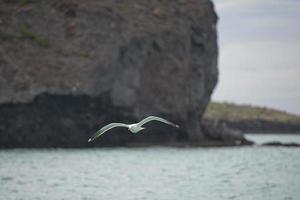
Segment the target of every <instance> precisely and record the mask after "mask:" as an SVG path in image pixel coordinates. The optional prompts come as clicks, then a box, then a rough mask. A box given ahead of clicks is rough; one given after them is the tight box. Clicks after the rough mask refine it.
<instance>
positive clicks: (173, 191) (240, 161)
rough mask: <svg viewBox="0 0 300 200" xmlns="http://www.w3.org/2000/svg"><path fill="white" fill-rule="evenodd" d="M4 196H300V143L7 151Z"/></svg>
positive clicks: (0, 175) (0, 187) (178, 199)
mask: <svg viewBox="0 0 300 200" xmlns="http://www.w3.org/2000/svg"><path fill="white" fill-rule="evenodd" d="M269 136H270V135H269ZM269 136H268V137H269ZM250 137H252V136H250ZM255 137H256V139H257V136H254V138H255ZM276 137H277V136H276ZM290 137H294V139H293V142H296V141H297V140H298V141H300V136H299V135H298V136H297V135H294V136H290ZM252 139H253V137H252ZM258 140H261V138H259V137H258ZM0 199H3V200H10V199H12V200H21V199H24V200H27V199H28V200H35V199H51V200H52V199H53V200H55V199H72V200H73V199H74V200H76V199H80V200H88V199H91V200H92V199H97V200H102V199H104V200H105V199H108V200H110V199H112V200H114V199H116V200H119V199H120V200H122V199H125V200H127V199H130V200H131V199H136V200H140V199H149V200H155V199H157V200H158V199H159V200H164V199H166V200H167V199H170V200H189V199H195V200H199V199H204V200H210V199H211V200H217V199H218V200H223V199H239V200H240V199H246V200H248V199H249V200H254V199H255V200H260V199H261V200H268V199H272V200H292V199H293V200H299V199H300V148H294V147H261V146H252V147H224V148H166V147H150V148H149V147H148V148H95V149H43V150H40V149H37V150H30V149H27V150H25V149H15V150H0Z"/></svg>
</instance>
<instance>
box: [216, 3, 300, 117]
mask: <svg viewBox="0 0 300 200" xmlns="http://www.w3.org/2000/svg"><path fill="white" fill-rule="evenodd" d="M213 2H214V3H215V7H216V11H217V14H218V16H219V22H218V35H219V38H218V40H219V50H220V55H219V70H220V77H219V83H218V86H217V88H216V90H215V92H214V94H213V100H217V101H228V102H235V103H243V104H253V105H261V106H267V107H274V108H279V109H281V110H286V111H289V112H292V113H297V114H300V25H299V24H300V22H299V20H300V0H231V1H230V0H213Z"/></svg>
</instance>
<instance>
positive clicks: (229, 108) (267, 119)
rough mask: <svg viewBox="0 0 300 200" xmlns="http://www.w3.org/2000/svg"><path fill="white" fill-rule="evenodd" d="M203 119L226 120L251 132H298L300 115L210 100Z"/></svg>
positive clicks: (299, 129) (229, 123)
mask: <svg viewBox="0 0 300 200" xmlns="http://www.w3.org/2000/svg"><path fill="white" fill-rule="evenodd" d="M204 119H214V120H219V121H224V122H226V123H227V124H228V125H229V126H231V127H233V128H238V129H241V130H243V131H251V132H300V116H297V115H295V114H290V113H287V112H285V111H280V110H276V109H272V108H266V107H259V106H252V105H237V104H234V103H227V102H224V103H220V102H211V103H210V104H209V105H208V107H207V109H206V112H205V114H204Z"/></svg>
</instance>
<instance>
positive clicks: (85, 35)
mask: <svg viewBox="0 0 300 200" xmlns="http://www.w3.org/2000/svg"><path fill="white" fill-rule="evenodd" d="M18 2H19V1H1V2H0V22H1V24H0V119H1V122H0V145H1V146H70V147H71V146H78V147H79V146H87V142H86V140H87V138H88V136H89V135H90V133H91V132H93V131H95V130H96V129H97V128H98V126H99V125H103V124H105V123H109V122H111V121H116V120H118V121H120V122H130V123H133V122H136V121H139V120H140V119H141V118H143V117H146V116H148V115H159V116H162V117H167V118H168V119H169V120H172V121H174V122H176V123H179V124H180V125H181V127H182V128H181V130H180V131H175V130H173V129H170V128H168V127H165V126H163V125H157V126H155V124H154V125H153V126H154V127H152V128H151V131H150V130H149V131H150V132H151V134H150V133H149V134H141V135H136V136H133V135H130V134H126V130H125V131H116V134H110V135H109V136H105V137H104V138H103V140H102V141H99V142H98V143H97V144H98V145H127V144H130V143H144V142H145V143H155V144H157V143H167V142H173V141H175V142H178V141H198V140H203V139H204V138H205V135H204V134H203V133H202V128H201V124H200V119H201V117H202V114H203V112H204V110H205V107H206V105H207V103H208V102H209V99H210V95H211V93H212V91H213V89H214V87H215V85H216V83H217V77H218V70H217V56H218V49H217V41H216V40H217V36H216V21H217V16H216V14H215V12H214V9H213V5H212V3H211V2H210V1H209V0H197V1H158V0H157V1H155V0H154V1H147V0H130V1H126V2H125V1H109V0H103V1H96V0H89V1H85V2H83V1H79V0H62V1H50V0H43V1H32V2H31V3H27V4H25V3H23V4H20V3H18ZM124 120H125V121H124ZM161 126H163V127H161ZM147 131H148V130H147ZM146 135H147V136H146Z"/></svg>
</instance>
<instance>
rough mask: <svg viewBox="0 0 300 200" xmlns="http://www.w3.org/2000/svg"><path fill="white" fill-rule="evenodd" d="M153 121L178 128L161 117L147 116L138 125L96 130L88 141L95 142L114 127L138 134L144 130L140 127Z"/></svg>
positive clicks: (119, 125)
mask: <svg viewBox="0 0 300 200" xmlns="http://www.w3.org/2000/svg"><path fill="white" fill-rule="evenodd" d="M153 120H155V121H159V122H163V123H165V124H169V125H171V126H174V127H176V128H178V127H179V126H178V125H176V124H174V123H172V122H170V121H167V120H165V119H163V118H161V117H156V116H149V117H147V118H145V119H143V120H142V121H140V122H139V123H135V124H123V123H111V124H108V125H106V126H104V127H102V128H101V129H100V130H98V131H97V132H96V133H95V134H94V135H93V136H92V137H91V138H90V139H89V140H88V141H89V142H91V141H93V140H95V139H96V138H97V137H99V136H100V135H102V134H103V133H105V132H106V131H108V130H110V129H113V128H116V127H124V128H127V129H128V130H129V131H130V132H132V133H138V132H140V131H141V130H143V129H145V128H144V127H142V126H143V125H144V124H146V123H148V122H150V121H153Z"/></svg>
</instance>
